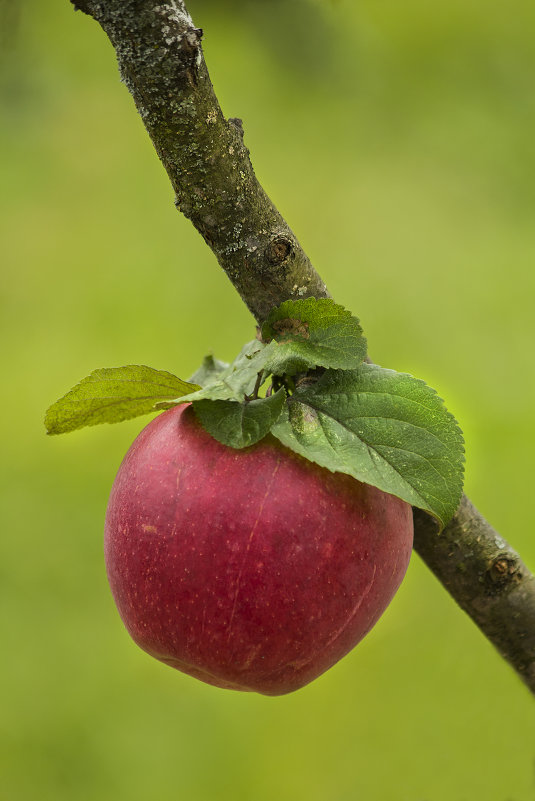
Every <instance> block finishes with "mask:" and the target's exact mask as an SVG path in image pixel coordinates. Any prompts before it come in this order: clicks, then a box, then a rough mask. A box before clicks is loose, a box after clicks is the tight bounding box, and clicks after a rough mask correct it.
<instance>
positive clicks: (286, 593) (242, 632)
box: [105, 406, 413, 695]
mask: <svg viewBox="0 0 535 801" xmlns="http://www.w3.org/2000/svg"><path fill="white" fill-rule="evenodd" d="M412 536H413V529H412V510H411V507H410V506H409V505H408V504H407V503H405V502H404V501H401V500H399V498H396V497H394V496H393V495H388V494H386V493H384V492H381V491H380V490H378V489H376V488H374V487H371V486H369V485H367V484H361V483H360V482H358V481H356V480H355V479H353V478H351V477H350V476H346V475H343V474H341V473H330V472H329V471H328V470H325V469H323V468H320V467H318V466H317V465H315V464H312V463H311V462H309V461H307V460H306V459H303V458H301V457H300V456H298V455H296V454H294V453H293V452H292V451H289V450H288V449H286V448H284V447H283V446H282V445H281V444H280V443H279V442H278V441H277V440H276V439H274V438H273V437H271V436H268V437H267V438H265V439H264V440H262V441H261V442H260V443H258V444H257V445H253V446H251V447H249V448H245V449H243V450H234V449H232V448H229V447H227V446H225V445H221V444H220V443H219V442H217V441H216V440H215V439H213V438H212V437H211V436H210V435H209V434H207V433H206V432H205V431H204V429H203V428H202V427H201V425H200V424H199V422H198V421H197V419H196V417H195V413H194V411H193V409H192V408H191V407H190V406H188V407H184V406H179V407H175V408H173V409H171V410H169V411H167V412H165V413H164V414H162V415H160V416H159V417H157V418H155V419H154V420H153V421H152V422H151V423H150V424H149V425H148V426H147V427H146V428H145V429H144V430H143V431H142V432H141V434H140V435H139V436H138V437H137V439H136V440H135V442H134V443H133V445H132V446H131V448H130V450H129V451H128V453H127V455H126V456H125V458H124V461H123V463H122V465H121V467H120V469H119V472H118V475H117V478H116V480H115V483H114V485H113V489H112V492H111V497H110V501H109V505H108V511H107V515H106V529H105V557H106V568H107V573H108V579H109V582H110V586H111V590H112V593H113V596H114V598H115V602H116V604H117V607H118V610H119V613H120V615H121V617H122V619H123V621H124V624H125V626H126V628H127V629H128V631H129V632H130V635H131V636H132V638H133V639H134V640H135V642H136V643H137V644H138V645H139V646H140V647H141V648H143V649H144V650H145V651H147V652H148V653H149V654H151V655H152V656H154V657H156V659H159V660H161V661H162V662H165V663H166V664H167V665H171V666H172V667H174V668H177V669H178V670H181V671H183V672H184V673H189V674H190V675H191V676H195V677H196V678H198V679H201V680H202V681H205V682H208V683H209V684H214V685H217V686H218V687H225V688H231V689H235V690H253V691H256V692H259V693H264V694H266V695H281V694H283V693H288V692H291V691H292V690H297V689H298V688H300V687H302V686H303V685H305V684H307V683H308V682H310V681H311V680H312V679H314V678H316V677H317V676H318V675H320V674H321V673H323V672H324V671H325V670H327V669H328V668H329V667H331V666H332V665H333V664H334V663H335V662H337V661H338V660H339V659H341V657H343V656H344V655H345V654H347V652H348V651H350V650H351V649H352V648H353V646H354V645H356V643H358V642H359V640H361V639H362V637H364V635H365V634H366V633H367V632H368V631H369V630H370V629H371V627H372V626H373V625H374V623H375V622H376V621H377V620H378V618H379V617H380V615H381V614H382V612H383V611H384V610H385V608H386V606H387V605H388V603H389V602H390V600H391V598H392V596H393V595H394V593H395V592H396V590H397V588H398V586H399V584H400V582H401V580H402V578H403V576H404V574H405V571H406V569H407V565H408V563H409V558H410V554H411V548H412Z"/></svg>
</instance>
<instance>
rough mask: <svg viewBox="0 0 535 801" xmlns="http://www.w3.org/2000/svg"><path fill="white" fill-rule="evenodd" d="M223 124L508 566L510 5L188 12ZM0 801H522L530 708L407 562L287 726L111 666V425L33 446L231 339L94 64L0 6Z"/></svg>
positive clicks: (96, 49)
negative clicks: (391, 590) (232, 129)
mask: <svg viewBox="0 0 535 801" xmlns="http://www.w3.org/2000/svg"><path fill="white" fill-rule="evenodd" d="M192 11H193V13H194V18H195V21H196V24H198V25H199V26H201V27H203V28H204V30H205V52H206V56H207V59H208V63H209V66H210V69H211V73H212V78H213V80H214V84H215V87H216V91H217V92H218V94H219V97H220V99H221V101H222V105H223V108H224V111H225V113H226V114H227V116H239V117H242V118H243V119H244V122H245V134H246V141H247V144H248V146H249V147H250V148H251V152H252V154H253V160H254V164H255V167H256V170H257V173H258V175H259V177H260V179H261V181H262V182H263V183H264V184H265V186H266V188H267V189H268V191H269V192H270V194H271V195H272V197H273V198H274V200H275V202H276V203H277V204H278V205H279V207H280V209H281V211H282V212H283V214H285V216H286V217H287V218H288V220H289V221H290V224H291V225H292V227H293V228H294V230H295V231H296V232H297V234H298V236H299V237H300V239H301V241H302V242H303V244H304V246H305V248H306V249H307V250H308V252H309V253H310V255H311V256H312V258H313V261H314V263H315V264H316V266H317V267H318V269H319V271H320V272H321V274H322V275H323V277H324V278H325V280H326V281H327V284H328V285H329V287H330V289H331V292H332V293H333V295H334V297H335V298H336V299H337V300H338V301H339V302H340V303H343V304H344V305H345V306H347V307H348V308H350V309H351V310H352V311H353V312H354V313H356V314H358V315H359V317H360V318H361V321H362V324H363V327H364V331H365V333H366V335H367V337H368V340H369V343H370V350H371V353H372V354H373V357H374V359H375V360H376V361H377V362H379V363H381V364H383V365H384V366H387V367H393V368H395V369H398V370H405V371H409V372H412V373H414V374H415V375H417V376H420V377H422V378H424V379H425V380H427V381H428V382H429V383H430V384H431V385H432V386H435V387H437V389H438V390H439V392H440V393H441V394H442V395H443V396H444V397H446V399H447V401H448V405H449V406H450V408H451V409H452V411H453V412H454V413H455V414H456V416H457V417H458V418H459V420H460V421H461V423H462V424H463V426H464V429H465V434H466V439H467V491H468V493H469V495H470V496H471V497H472V499H473V500H474V502H475V503H476V504H477V505H478V506H479V507H480V509H481V510H482V511H483V513H485V514H486V515H487V516H488V517H489V519H490V520H491V521H492V522H493V523H494V525H495V526H496V527H497V528H498V530H499V531H500V533H501V534H503V536H505V537H507V538H508V539H510V541H512V542H513V544H514V545H515V546H516V547H517V548H518V550H520V552H521V553H522V554H523V556H524V558H525V559H526V560H527V561H528V562H531V565H532V566H533V565H534V564H535V544H534V541H533V535H532V532H533V530H534V529H535V510H534V506H533V504H532V500H533V489H532V485H533V452H534V450H535V416H534V408H535V377H534V368H533V349H534V346H535V334H534V331H533V298H534V294H535V269H534V261H535V225H534V218H535V192H534V188H533V187H534V181H533V172H534V167H535V145H534V142H535V92H534V88H533V74H534V71H535V47H534V37H535V35H534V31H535V6H534V5H533V4H532V3H528V2H525V0H511V2H509V3H508V4H507V5H504V4H503V3H495V2H488V0H473V2H471V3H466V2H464V1H463V2H461V0H451V2H449V3H447V4H442V5H440V4H436V3H431V2H429V0H427V1H426V0H405V2H403V3H400V2H398V0H383V2H377V0H361V1H360V2H359V3H355V2H351V0H338V2H336V3H330V2H327V0H325V2H323V3H322V2H319V0H318V2H313V0H309V1H308V2H305V0H299V1H298V0H285V2H284V3H283V2H281V1H280V0H278V2H268V1H267V0H265V2H260V0H257V2H255V3H244V4H240V3H238V2H237V0H233V2H230V0H217V2H216V1H215V0H212V2H210V3H208V2H204V0H202V1H201V0H195V2H192ZM0 30H1V39H0V50H1V53H0V70H1V74H0V98H1V101H0V102H1V105H0V115H1V126H0V160H1V164H0V174H1V176H2V178H1V181H0V261H1V267H2V283H1V289H0V325H1V328H2V331H1V336H2V343H3V347H2V356H3V374H4V392H3V413H2V435H1V436H2V453H3V460H2V468H1V469H2V477H1V482H0V492H1V494H2V509H3V515H4V517H3V535H2V538H1V541H0V594H1V601H0V625H1V642H2V652H3V656H2V660H1V667H0V687H1V693H2V698H1V700H0V708H1V713H0V738H1V741H2V742H1V747H0V799H1V801H35V800H36V799H39V801H67V799H68V801H72V799H76V801H96V800H97V799H98V801H112V800H113V801H116V799H119V798H128V799H129V801H141V799H143V800H144V799H146V798H156V799H160V798H181V799H182V798H183V799H187V801H206V800H207V799H210V800H212V799H213V801H223V800H225V799H232V800H233V801H250V800H251V799H253V801H268V799H269V801H272V799H274V798H276V799H278V801H295V799H306V800H307V801H324V800H325V799H329V801H350V799H351V800H352V799H356V798H359V799H360V798H362V799H366V801H390V799H392V801H394V800H395V801H465V800H466V801H468V799H470V800H471V801H474V800H475V799H477V800H479V799H485V801H529V800H530V799H533V798H534V797H535V784H534V777H533V763H534V759H535V736H534V734H535V726H534V718H533V709H532V700H531V698H530V697H529V695H528V693H527V691H526V690H525V689H524V688H523V686H522V685H521V684H520V683H519V681H518V680H517V679H516V677H515V676H514V674H513V673H512V671H511V670H510V669H509V668H508V667H507V666H506V665H505V664H504V663H503V662H502V660H501V659H500V658H499V657H498V656H497V655H496V654H495V653H494V651H493V649H492V648H491V646H490V645H489V644H488V643H487V642H486V641H485V640H484V638H483V637H482V636H481V635H480V634H479V633H478V631H477V630H476V629H475V627H474V626H473V625H472V623H471V622H470V621H469V620H468V619H467V618H465V616H464V615H463V614H462V613H461V612H460V611H459V610H458V609H457V608H456V607H455V605H454V604H453V602H452V601H451V600H450V599H449V597H448V596H447V594H446V593H445V592H444V590H443V589H442V588H441V587H440V586H439V585H438V583H437V581H436V580H435V579H434V578H433V577H432V576H431V575H430V574H429V573H428V571H427V570H426V569H425V568H423V567H422V565H421V563H420V562H419V559H418V557H416V556H415V557H414V559H413V562H412V564H411V567H410V570H409V574H408V576H407V579H406V581H405V583H404V584H403V586H402V588H401V590H400V592H399V594H398V596H397V597H396V599H395V600H394V602H393V604H392V606H391V608H390V609H389V610H388V612H387V613H386V615H385V616H384V618H383V620H382V621H381V622H380V623H379V624H378V626H377V627H376V629H375V630H374V631H373V632H372V633H371V634H370V635H369V636H368V638H367V639H366V641H365V642H363V643H362V644H361V645H360V646H359V647H358V648H357V649H356V650H355V651H354V652H353V653H352V654H351V655H349V656H348V657H347V658H346V659H345V660H343V661H342V662H341V663H340V664H339V665H338V666H336V667H335V668H333V669H332V670H331V671H330V672H329V673H327V674H326V675H325V676H323V677H322V678H320V679H319V680H317V681H316V682H315V683H313V684H312V685H310V686H309V687H307V688H305V689H304V690H302V691H300V692H298V693H296V694H295V695H293V696H288V697H282V698H278V699H266V698H262V697H260V696H253V695H246V694H245V695H241V694H236V693H232V692H225V691H221V690H217V689H214V688H211V687H208V686H204V685H202V684H200V683H196V682H195V681H194V680H193V679H190V678H187V677H185V676H182V675H180V674H179V673H176V672H174V671H172V670H170V669H168V668H166V667H164V666H162V665H161V664H159V663H157V662H156V661H154V660H151V659H150V658H149V657H148V656H146V655H145V654H143V653H142V652H141V651H139V650H138V649H136V647H135V646H134V645H133V644H132V643H131V642H130V640H129V638H128V636H127V634H126V632H125V631H124V630H123V628H122V624H121V623H120V621H119V618H118V616H117V614H116V611H115V608H114V606H113V602H112V600H111V596H110V593H109V591H108V588H107V584H106V579H105V575H104V566H103V557H102V543H101V539H102V525H103V517H104V511H105V506H106V498H107V493H108V491H109V488H110V485H111V483H112V481H113V477H114V474H115V471H116V469H117V467H118V464H119V462H120V460H121V458H122V455H123V453H124V451H125V450H126V448H127V446H128V445H129V443H130V441H131V440H132V439H133V437H134V435H135V434H136V432H137V431H138V430H139V428H140V425H142V423H140V422H139V421H133V422H131V423H124V424H122V425H121V426H117V427H102V428H98V429H93V430H88V431H82V432H79V433H75V434H72V435H69V436H67V437H64V438H61V437H58V438H54V439H47V438H46V437H45V435H44V428H43V424H42V417H43V412H44V410H45V408H46V406H47V405H48V404H49V403H51V402H52V401H53V400H54V399H55V398H56V397H58V396H59V395H60V394H62V393H63V392H64V391H65V390H66V389H68V388H69V387H70V386H71V385H72V384H73V383H75V382H76V381H77V380H78V379H80V378H81V377H82V376H84V375H86V374H87V373H89V372H90V371H91V370H92V369H93V368H96V367H99V366H103V365H121V364H126V363H148V364H150V365H153V366H154V367H156V368H161V369H167V370H170V371H172V372H177V373H178V374H179V375H182V376H187V375H189V374H190V373H191V372H193V370H194V369H195V367H196V366H197V365H198V364H199V363H200V361H201V359H202V357H203V356H204V354H205V353H207V352H209V351H210V350H213V349H214V348H217V354H216V355H217V356H219V357H220V358H223V359H228V358H230V357H232V355H233V354H234V353H235V352H237V351H238V349H239V347H240V345H241V343H242V342H244V341H246V340H247V339H249V338H250V337H251V335H252V333H253V327H252V326H253V321H252V320H251V318H250V317H249V315H248V313H247V311H246V309H245V308H244V307H243V305H242V304H241V302H240V300H239V298H238V297H237V296H236V294H235V292H234V290H233V288H232V287H231V285H230V284H229V283H228V281H227V279H226V278H225V276H224V275H223V274H222V273H221V271H220V270H219V268H218V266H217V264H216V263H215V260H214V258H213V257H212V256H211V254H210V252H209V251H208V249H207V248H206V246H205V245H204V243H203V242H202V241H201V239H200V238H199V237H198V236H197V234H196V233H195V231H194V230H193V229H191V227H190V226H189V224H188V223H187V222H186V221H184V220H182V219H181V218H180V217H179V216H178V215H177V213H176V212H175V210H174V208H173V202H172V200H173V198H172V194H171V190H170V187H169V185H168V182H167V179H166V176H165V174H164V172H163V170H162V169H161V167H160V165H159V164H158V161H157V159H156V157H155V155H154V153H153V152H152V148H151V145H150V143H149V141H148V138H147V136H146V135H145V133H144V130H143V127H142V125H141V122H140V120H139V119H138V118H137V116H136V113H135V110H134V108H133V105H132V103H131V101H130V98H129V97H128V94H127V92H126V90H125V89H124V87H122V86H121V85H120V83H119V80H118V76H117V70H116V66H115V63H114V58H113V53H112V50H111V48H110V46H109V45H108V43H107V42H106V41H105V39H104V36H103V35H102V33H101V31H100V30H99V29H98V27H97V25H96V24H94V23H93V22H92V21H91V20H90V19H88V18H87V17H86V16H84V15H82V14H79V13H78V14H75V13H73V11H72V8H71V6H70V4H69V2H68V1H67V0H56V1H55V2H42V0H41V2H39V0H17V1H16V2H15V0H2V3H1V5H0Z"/></svg>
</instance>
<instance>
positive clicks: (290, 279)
mask: <svg viewBox="0 0 535 801" xmlns="http://www.w3.org/2000/svg"><path fill="white" fill-rule="evenodd" d="M71 2H73V5H74V6H75V7H76V8H78V9H79V10H81V11H84V12H85V13H86V14H89V15H90V16H92V17H93V18H94V19H95V20H96V21H97V22H98V23H99V24H100V25H101V26H102V28H103V29H104V31H105V32H106V34H107V35H108V37H109V39H110V41H111V43H112V45H113V46H114V48H115V51H116V54H117V60H118V63H119V69H120V73H121V77H122V79H123V81H124V82H125V83H126V85H127V86H128V89H129V90H130V92H131V94H132V96H133V98H134V101H135V104H136V106H137V109H138V111H139V113H140V115H141V118H142V120H143V122H144V124H145V127H146V128H147V131H148V133H149V135H150V137H151V139H152V141H153V143H154V147H155V148H156V152H157V153H158V156H159V157H160V159H161V161H162V163H163V165H164V167H165V169H166V170H167V174H168V175H169V178H170V180H171V183H172V185H173V189H174V191H175V193H176V205H177V208H179V209H180V211H182V213H183V214H185V216H186V217H188V219H190V220H191V221H192V223H193V225H194V226H195V227H196V228H197V230H198V231H199V233H200V234H201V235H202V236H203V238H204V239H205V241H206V242H207V244H208V245H209V246H210V248H211V249H212V250H213V252H214V253H215V255H216V257H217V259H218V261H219V263H220V265H221V266H222V268H223V269H224V270H225V272H226V273H227V275H228V277H229V278H230V280H231V281H232V283H233V284H234V286H235V287H236V289H237V290H238V292H239V293H240V295H241V297H242V298H243V300H244V302H245V303H246V304H247V306H248V307H249V309H250V310H251V312H252V314H253V315H254V317H255V318H256V320H257V321H258V322H262V321H263V320H264V319H265V317H266V316H267V314H268V312H269V311H270V309H271V308H272V307H273V306H277V305H279V304H280V303H282V302H283V301H284V300H287V299H288V298H302V297H316V298H320V297H328V292H327V289H326V287H325V285H324V283H323V282H322V280H321V278H320V277H319V276H318V274H317V273H316V272H315V270H314V268H313V267H312V265H311V263H310V261H309V259H308V257H307V256H306V254H305V253H304V251H303V249H302V248H301V246H300V244H299V242H298V241H297V238H296V237H295V235H294V234H293V233H292V231H291V230H290V228H289V227H288V225H287V224H286V222H285V221H284V220H283V218H282V217H281V215H280V214H279V212H278V211H277V210H276V208H275V207H274V205H273V204H272V202H271V201H270V200H269V198H268V197H267V195H266V193H265V192H264V190H263V189H262V187H261V186H260V184H259V183H258V181H257V179H256V176H255V174H254V171H253V168H252V165H251V162H250V159H249V151H248V150H247V148H246V147H245V145H244V142H243V130H242V125H241V121H240V120H226V119H225V117H224V116H223V113H222V111H221V108H220V106H219V103H218V101H217V98H216V96H215V94H214V90H213V87H212V84H211V81H210V77H209V75H208V70H207V68H206V64H205V61H204V56H203V52H202V47H201V40H202V30H200V29H199V28H196V27H195V25H194V24H193V21H192V19H191V17H190V15H189V13H188V11H187V9H186V6H185V4H184V2H182V0H167V2H158V0H76V1H75V0H71ZM414 520H415V549H416V550H417V552H418V553H419V554H420V555H421V557H422V558H423V559H424V561H425V562H426V564H427V565H428V566H429V568H430V569H431V570H432V571H433V573H434V574H435V575H436V576H437V578H438V579H439V580H440V581H441V582H442V584H443V585H444V586H445V587H446V589H447V590H448V592H449V593H450V594H451V595H452V597H453V598H454V599H455V600H456V601H457V603H458V604H459V605H460V606H461V607H462V608H463V609H464V610H465V611H466V612H467V613H468V614H469V615H470V617H471V618H472V620H474V622H475V623H476V624H477V625H478V626H479V628H480V629H481V631H482V632H483V634H484V635H485V636H486V637H487V638H488V639H489V640H490V641H491V642H492V643H493V644H494V645H495V647H496V648H497V649H498V651H499V652H500V653H501V654H502V656H503V657H504V658H505V659H506V660H507V661H509V662H510V664H511V665H512V666H513V667H514V668H515V670H516V671H517V673H518V674H519V675H520V676H521V677H522V679H523V680H524V681H525V682H526V684H527V685H528V686H529V687H530V689H531V690H532V691H533V692H534V693H535V578H534V577H533V576H532V575H531V574H530V573H529V571H528V570H527V568H526V567H525V565H524V564H523V563H522V562H521V560H520V558H519V556H518V555H517V554H516V553H515V552H514V551H513V550H512V549H511V547H510V546H509V545H508V544H507V543H506V542H505V541H504V540H503V539H502V538H501V537H500V536H499V535H498V534H497V533H496V531H494V529H493V528H492V527H491V526H490V525H489V523H487V521H486V520H485V519H484V518H483V517H482V516H481V515H480V514H479V512H477V510H476V509H475V508H474V507H473V506H472V504H471V503H470V501H469V500H468V499H467V498H466V497H463V499H462V502H461V505H460V507H459V510H458V512H457V514H456V515H455V517H454V518H453V520H452V521H451V522H450V523H449V525H448V526H447V527H446V529H445V530H444V531H443V532H442V533H441V534H440V535H438V534H437V532H436V526H435V523H434V521H433V520H432V519H431V518H430V517H428V516H427V515H425V514H424V513H423V512H421V511H420V510H415V512H414Z"/></svg>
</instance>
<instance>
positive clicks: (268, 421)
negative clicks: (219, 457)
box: [193, 389, 286, 448]
mask: <svg viewBox="0 0 535 801" xmlns="http://www.w3.org/2000/svg"><path fill="white" fill-rule="evenodd" d="M285 400H286V393H285V391H284V389H279V391H278V392H276V393H275V394H273V395H270V396H268V397H266V398H258V399H257V400H252V401H244V402H242V403H237V402H236V401H229V400H199V401H195V402H194V404H193V408H194V409H195V414H196V415H197V417H198V418H199V420H200V422H201V425H202V426H203V428H205V429H206V431H208V433H209V434H211V435H212V437H214V438H215V439H217V440H218V441H219V442H222V443H223V445H230V447H231V448H246V447H247V446H248V445H254V443H255V442H258V441H259V440H261V439H262V438H263V437H265V436H266V434H268V433H269V430H270V428H271V427H272V426H273V425H274V424H275V423H276V422H277V420H278V418H279V417H280V414H281V412H282V409H283V406H284V401H285Z"/></svg>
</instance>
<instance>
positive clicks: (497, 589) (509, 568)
mask: <svg viewBox="0 0 535 801" xmlns="http://www.w3.org/2000/svg"><path fill="white" fill-rule="evenodd" d="M521 580H522V567H521V565H520V564H519V561H518V560H516V559H513V558H511V556H510V555H507V554H498V556H496V557H495V558H494V559H493V560H492V562H491V563H490V565H489V567H488V568H487V571H486V573H485V583H486V585H487V591H488V592H489V594H490V595H495V594H498V593H502V592H503V591H504V590H506V589H508V588H511V587H513V586H515V585H516V584H518V583H519V582H520V581H521Z"/></svg>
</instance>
